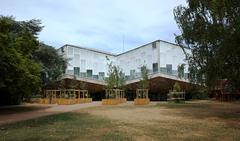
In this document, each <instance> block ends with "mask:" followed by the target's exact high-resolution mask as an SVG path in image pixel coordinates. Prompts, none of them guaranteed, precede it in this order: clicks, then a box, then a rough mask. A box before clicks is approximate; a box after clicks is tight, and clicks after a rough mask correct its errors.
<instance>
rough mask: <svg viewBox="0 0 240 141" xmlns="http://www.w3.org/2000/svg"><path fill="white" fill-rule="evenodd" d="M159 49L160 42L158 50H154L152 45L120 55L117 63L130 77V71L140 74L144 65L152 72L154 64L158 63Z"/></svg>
mask: <svg viewBox="0 0 240 141" xmlns="http://www.w3.org/2000/svg"><path fill="white" fill-rule="evenodd" d="M158 49H159V43H158V42H157V45H156V48H153V47H152V43H150V44H147V45H145V46H142V47H139V48H136V49H133V50H131V51H128V52H125V53H123V54H120V55H118V56H117V61H118V62H119V64H120V68H122V70H123V72H124V73H125V75H130V70H135V71H136V72H140V67H141V66H142V65H146V66H147V68H148V69H150V70H152V64H153V63H157V62H158V59H157V58H158Z"/></svg>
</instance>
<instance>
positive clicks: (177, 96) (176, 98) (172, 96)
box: [167, 91, 185, 102]
mask: <svg viewBox="0 0 240 141" xmlns="http://www.w3.org/2000/svg"><path fill="white" fill-rule="evenodd" d="M167 100H168V101H173V102H181V101H184V100H185V92H174V91H170V92H169V94H168V99H167Z"/></svg>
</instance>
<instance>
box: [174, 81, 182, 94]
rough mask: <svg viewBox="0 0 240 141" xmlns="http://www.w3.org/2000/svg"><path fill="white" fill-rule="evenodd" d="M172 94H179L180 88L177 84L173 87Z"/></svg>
mask: <svg viewBox="0 0 240 141" xmlns="http://www.w3.org/2000/svg"><path fill="white" fill-rule="evenodd" d="M173 92H181V87H180V85H179V84H178V83H177V82H176V83H175V84H174V85H173Z"/></svg>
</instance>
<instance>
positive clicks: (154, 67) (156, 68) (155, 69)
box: [152, 63, 158, 72]
mask: <svg viewBox="0 0 240 141" xmlns="http://www.w3.org/2000/svg"><path fill="white" fill-rule="evenodd" d="M152 66H153V72H158V63H153V65H152Z"/></svg>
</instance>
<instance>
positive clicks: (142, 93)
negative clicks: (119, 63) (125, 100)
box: [134, 89, 150, 105]
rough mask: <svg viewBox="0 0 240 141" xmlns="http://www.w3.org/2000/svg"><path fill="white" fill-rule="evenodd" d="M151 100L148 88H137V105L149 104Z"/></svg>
mask: <svg viewBox="0 0 240 141" xmlns="http://www.w3.org/2000/svg"><path fill="white" fill-rule="evenodd" d="M149 102H150V100H149V98H148V89H137V90H136V98H135V99H134V104H135V105H145V104H149Z"/></svg>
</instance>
